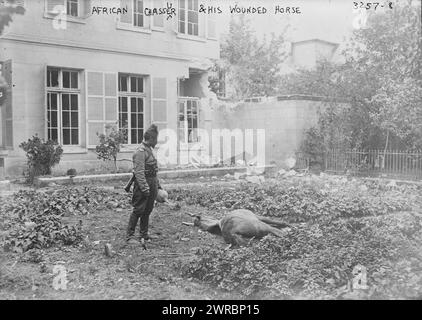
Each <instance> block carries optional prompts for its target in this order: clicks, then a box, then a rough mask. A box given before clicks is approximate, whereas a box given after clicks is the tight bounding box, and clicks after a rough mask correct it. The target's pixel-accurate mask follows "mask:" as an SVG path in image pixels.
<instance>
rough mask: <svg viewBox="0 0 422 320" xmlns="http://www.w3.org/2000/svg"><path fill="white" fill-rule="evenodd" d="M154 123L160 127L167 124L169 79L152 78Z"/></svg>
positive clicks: (152, 116) (152, 118) (152, 113)
mask: <svg viewBox="0 0 422 320" xmlns="http://www.w3.org/2000/svg"><path fill="white" fill-rule="evenodd" d="M151 120H152V123H154V124H156V125H157V126H158V128H159V129H163V128H165V127H166V126H167V79H166V78H152V110H151Z"/></svg>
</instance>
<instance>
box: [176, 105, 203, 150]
mask: <svg viewBox="0 0 422 320" xmlns="http://www.w3.org/2000/svg"><path fill="white" fill-rule="evenodd" d="M178 104H179V121H178V124H179V141H180V142H181V143H191V142H198V133H197V132H196V129H198V104H199V101H198V100H197V99H193V98H186V99H179V102H178Z"/></svg>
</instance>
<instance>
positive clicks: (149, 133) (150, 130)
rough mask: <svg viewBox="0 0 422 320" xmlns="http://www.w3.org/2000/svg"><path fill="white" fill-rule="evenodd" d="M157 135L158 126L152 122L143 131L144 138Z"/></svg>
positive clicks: (147, 138)
mask: <svg viewBox="0 0 422 320" xmlns="http://www.w3.org/2000/svg"><path fill="white" fill-rule="evenodd" d="M157 137H158V128H157V126H156V125H155V124H152V125H151V126H150V127H149V128H148V129H147V131H145V133H144V139H145V140H149V139H150V138H157Z"/></svg>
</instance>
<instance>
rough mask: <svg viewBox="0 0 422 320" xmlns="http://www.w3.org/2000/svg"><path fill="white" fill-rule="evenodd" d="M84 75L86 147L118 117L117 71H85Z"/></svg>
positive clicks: (114, 123) (93, 145)
mask: <svg viewBox="0 0 422 320" xmlns="http://www.w3.org/2000/svg"><path fill="white" fill-rule="evenodd" d="M85 75H86V119H87V129H86V141H87V145H88V148H93V147H95V146H96V145H97V144H98V136H97V133H98V134H101V133H106V131H105V130H106V125H116V123H117V119H118V97H117V73H105V72H98V71H87V72H86V73H85Z"/></svg>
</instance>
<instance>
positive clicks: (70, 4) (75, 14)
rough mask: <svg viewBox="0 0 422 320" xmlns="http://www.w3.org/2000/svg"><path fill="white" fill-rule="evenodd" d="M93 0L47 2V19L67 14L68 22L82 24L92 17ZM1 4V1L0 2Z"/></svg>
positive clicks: (50, 0)
mask: <svg viewBox="0 0 422 320" xmlns="http://www.w3.org/2000/svg"><path fill="white" fill-rule="evenodd" d="M91 1H92V0H45V13H46V14H47V15H45V17H46V18H53V17H55V16H57V15H58V14H60V15H62V14H66V15H67V16H68V17H69V20H68V21H71V22H81V20H82V19H83V18H87V17H88V16H90V15H91V11H92V6H91ZM0 2H1V0H0Z"/></svg>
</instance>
